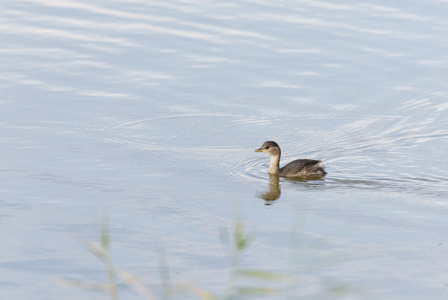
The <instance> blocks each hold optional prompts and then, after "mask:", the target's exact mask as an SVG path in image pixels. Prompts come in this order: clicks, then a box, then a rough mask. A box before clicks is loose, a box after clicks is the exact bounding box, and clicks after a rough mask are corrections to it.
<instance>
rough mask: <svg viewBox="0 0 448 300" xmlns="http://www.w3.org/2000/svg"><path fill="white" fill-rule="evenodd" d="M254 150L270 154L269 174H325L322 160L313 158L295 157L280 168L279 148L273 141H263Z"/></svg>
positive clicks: (298, 175)
mask: <svg viewBox="0 0 448 300" xmlns="http://www.w3.org/2000/svg"><path fill="white" fill-rule="evenodd" d="M255 152H266V153H268V154H269V155H270V156H271V163H270V165H269V174H273V175H278V176H281V177H312V176H316V177H322V176H324V175H325V174H327V172H325V169H324V167H323V166H322V162H321V161H320V160H314V159H297V160H294V161H292V162H290V163H289V164H286V165H285V166H283V167H282V168H280V156H281V150H280V147H279V145H278V144H277V143H276V142H273V141H267V142H264V143H263V145H262V146H261V147H260V148H259V149H257V150H255Z"/></svg>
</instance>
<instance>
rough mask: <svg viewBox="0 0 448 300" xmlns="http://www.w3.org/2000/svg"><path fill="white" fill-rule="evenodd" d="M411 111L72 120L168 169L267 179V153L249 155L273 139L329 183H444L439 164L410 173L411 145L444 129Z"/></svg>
mask: <svg viewBox="0 0 448 300" xmlns="http://www.w3.org/2000/svg"><path fill="white" fill-rule="evenodd" d="M408 107H410V106H409V105H407V106H404V108H403V109H407V108H408ZM410 118H411V117H410V116H409V115H408V114H405V115H403V116H400V115H398V114H397V115H391V116H384V115H383V116H375V115H373V116H337V115H294V116H287V117H284V118H266V117H264V118H250V117H246V116H241V115H225V114H183V115H169V116H162V117H157V118H145V119H138V120H114V119H103V120H97V121H92V122H87V123H82V124H78V127H79V132H81V134H82V136H83V137H85V138H88V139H90V140H93V141H95V142H96V143H99V144H104V145H108V146H115V147H108V150H106V152H109V153H105V154H106V155H108V156H109V157H111V158H113V159H118V160H128V161H129V160H134V161H135V162H136V163H141V164H151V165H154V166H157V165H161V166H164V170H165V171H166V172H188V173H191V174H195V173H204V172H210V173H212V174H213V172H216V174H218V173H219V174H226V175H228V176H229V177H232V178H235V179H237V180H241V181H253V182H260V181H268V180H269V179H268V176H267V169H268V164H269V158H268V157H267V156H266V155H260V154H255V153H254V149H256V148H257V147H259V146H260V145H261V143H263V142H264V141H265V140H276V141H277V142H278V143H279V144H280V146H281V147H282V154H283V155H282V162H281V164H282V165H283V164H285V163H287V162H289V161H291V160H294V159H297V158H313V159H323V160H324V163H325V165H326V167H327V170H328V172H329V175H328V176H327V179H326V180H325V184H327V185H328V187H332V186H333V187H336V186H344V185H345V186H348V187H352V188H356V187H355V186H358V187H365V188H369V187H373V188H378V187H385V188H392V189H400V188H408V189H411V190H413V187H414V186H418V187H420V188H421V187H424V188H425V187H431V185H439V186H440V185H446V182H447V180H446V178H445V177H444V175H443V174H441V172H440V168H439V170H438V172H436V173H435V174H425V175H424V176H423V175H422V174H421V170H418V171H420V174H419V172H417V174H416V175H415V174H414V175H411V174H413V173H415V169H414V170H411V169H409V166H412V165H414V164H415V165H419V163H420V162H417V161H416V158H415V153H413V151H412V148H415V147H418V146H420V145H422V144H425V143H427V142H428V141H431V140H434V139H437V140H440V139H445V140H446V139H447V137H448V130H446V129H441V128H440V126H436V125H435V124H434V120H433V119H431V118H430V117H428V118H426V119H423V120H421V121H420V122H421V125H422V126H421V127H418V126H417V127H416V124H415V123H412V122H409V120H410ZM417 125H418V124H417ZM248 144H250V145H248ZM117 147H118V149H123V150H125V151H119V150H117ZM155 154H156V155H155ZM403 162H405V163H403ZM433 163H436V162H433ZM431 176H434V177H431ZM437 176H438V177H437ZM416 178H427V179H428V180H427V181H425V180H419V179H416ZM432 188H434V186H432ZM437 189H439V188H437Z"/></svg>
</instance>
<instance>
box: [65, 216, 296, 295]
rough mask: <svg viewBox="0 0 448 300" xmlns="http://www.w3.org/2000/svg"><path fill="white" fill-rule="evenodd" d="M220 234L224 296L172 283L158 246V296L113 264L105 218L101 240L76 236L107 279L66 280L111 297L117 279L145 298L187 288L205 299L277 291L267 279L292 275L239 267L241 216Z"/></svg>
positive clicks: (244, 243) (243, 244)
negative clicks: (224, 259) (252, 282)
mask: <svg viewBox="0 0 448 300" xmlns="http://www.w3.org/2000/svg"><path fill="white" fill-rule="evenodd" d="M220 236H221V241H222V244H223V247H224V249H225V252H226V254H227V256H228V258H229V261H230V269H229V275H228V279H227V285H226V292H225V295H224V296H223V297H218V296H216V295H214V294H212V293H211V292H209V291H207V290H205V289H202V288H200V287H198V286H196V285H194V284H191V283H177V284H174V285H173V284H172V283H171V280H170V274H169V268H168V262H167V260H166V257H165V255H164V251H163V250H162V249H159V251H158V260H159V261H158V263H159V276H160V279H161V281H162V288H163V292H162V295H161V296H160V297H161V298H160V297H159V296H157V295H155V294H154V293H153V292H152V291H151V290H150V289H149V288H147V287H146V286H145V285H144V284H143V283H142V281H141V280H140V279H138V278H137V277H135V276H133V275H132V274H131V273H130V272H128V271H126V270H124V269H122V268H120V267H118V266H116V265H115V264H114V262H113V260H112V258H111V254H110V244H111V243H110V230H109V222H108V219H107V218H105V219H104V220H103V225H102V228H101V235H100V243H94V242H91V241H88V240H86V239H83V238H77V240H78V242H79V243H80V244H81V245H82V246H83V248H85V249H86V250H87V251H88V252H90V253H91V254H93V255H94V256H95V257H96V258H97V259H98V260H99V261H100V262H102V263H103V264H104V267H105V269H106V273H107V283H89V282H82V281H78V280H65V283H68V284H69V285H71V286H75V287H78V288H83V289H89V290H95V291H104V292H107V293H108V294H109V296H110V299H111V300H119V288H118V286H119V282H120V286H121V285H122V284H125V285H126V286H128V287H130V288H132V289H133V290H134V291H135V292H137V293H138V294H139V295H140V296H141V297H142V298H143V299H145V300H159V299H169V298H171V297H172V296H174V295H176V294H179V293H182V292H186V291H187V292H190V293H192V294H194V295H196V296H197V297H198V298H199V299H204V300H233V299H237V298H241V297H244V296H256V295H258V296H268V295H273V294H278V293H279V290H277V289H275V288H272V287H268V286H266V285H267V283H272V282H283V283H287V282H289V281H290V279H291V277H290V276H288V275H280V274H275V273H272V272H265V271H260V270H247V269H242V268H241V258H242V256H243V253H244V251H245V250H246V249H247V248H248V246H249V244H250V237H249V235H248V234H247V233H246V232H245V231H244V227H243V223H242V221H241V220H240V219H237V220H236V221H235V224H234V227H233V230H232V232H229V231H228V230H226V229H222V230H221V232H220ZM242 280H244V281H248V280H257V281H262V282H263V284H262V286H259V285H253V286H242V285H239V281H242Z"/></svg>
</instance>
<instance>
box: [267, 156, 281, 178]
mask: <svg viewBox="0 0 448 300" xmlns="http://www.w3.org/2000/svg"><path fill="white" fill-rule="evenodd" d="M279 166H280V153H278V154H277V155H271V163H270V164H269V174H273V175H278V169H279Z"/></svg>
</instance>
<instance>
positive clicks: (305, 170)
mask: <svg viewBox="0 0 448 300" xmlns="http://www.w3.org/2000/svg"><path fill="white" fill-rule="evenodd" d="M325 174H327V172H325V170H324V167H323V166H322V162H321V161H320V160H314V159H297V160H294V161H292V162H290V163H288V164H286V165H285V166H283V167H282V168H280V170H279V176H283V177H306V176H324V175H325Z"/></svg>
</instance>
